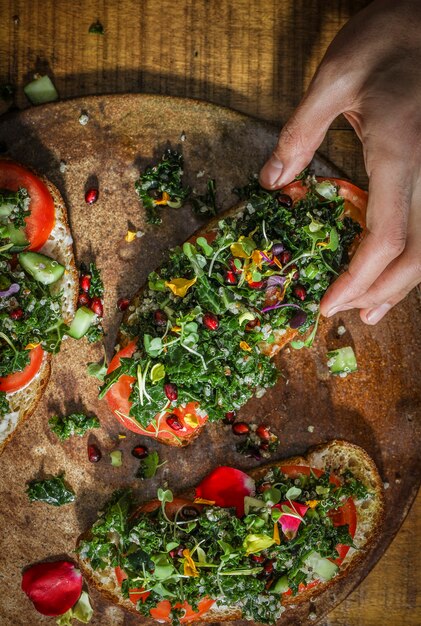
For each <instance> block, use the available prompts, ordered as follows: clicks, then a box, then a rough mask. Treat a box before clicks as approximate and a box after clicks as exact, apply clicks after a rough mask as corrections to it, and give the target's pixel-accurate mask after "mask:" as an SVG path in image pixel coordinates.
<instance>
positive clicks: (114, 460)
mask: <svg viewBox="0 0 421 626" xmlns="http://www.w3.org/2000/svg"><path fill="white" fill-rule="evenodd" d="M110 459H111V465H112V466H113V467H121V466H122V465H123V453H122V451H121V450H113V451H112V452H110Z"/></svg>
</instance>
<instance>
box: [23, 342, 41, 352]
mask: <svg viewBox="0 0 421 626" xmlns="http://www.w3.org/2000/svg"><path fill="white" fill-rule="evenodd" d="M38 346H39V342H38V343H28V345H27V346H25V350H33V349H34V348H36V347H38Z"/></svg>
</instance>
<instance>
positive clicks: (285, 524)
mask: <svg viewBox="0 0 421 626" xmlns="http://www.w3.org/2000/svg"><path fill="white" fill-rule="evenodd" d="M273 508H274V509H279V510H280V511H282V515H281V517H280V518H279V520H278V522H279V524H280V525H281V528H282V532H283V533H284V535H285V537H286V538H287V539H294V537H295V535H296V534H297V531H298V528H299V526H300V524H301V522H302V519H301V518H302V517H304V515H305V514H306V512H307V509H308V506H306V505H305V504H300V503H299V502H290V501H287V502H280V503H279V504H275V506H274V507H273ZM286 510H288V511H290V513H291V514H290V515H289V514H288V512H285V511H286Z"/></svg>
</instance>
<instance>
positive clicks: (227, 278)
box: [225, 270, 237, 285]
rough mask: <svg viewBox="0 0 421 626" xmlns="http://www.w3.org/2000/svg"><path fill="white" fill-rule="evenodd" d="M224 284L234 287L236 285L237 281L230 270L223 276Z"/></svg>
mask: <svg viewBox="0 0 421 626" xmlns="http://www.w3.org/2000/svg"><path fill="white" fill-rule="evenodd" d="M225 282H226V283H228V285H236V284H237V279H236V277H235V274H234V272H233V271H232V270H228V272H227V273H226V274H225Z"/></svg>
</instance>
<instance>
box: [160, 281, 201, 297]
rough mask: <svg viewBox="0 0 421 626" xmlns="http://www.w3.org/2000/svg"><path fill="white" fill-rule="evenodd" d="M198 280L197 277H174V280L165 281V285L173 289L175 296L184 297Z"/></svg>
mask: <svg viewBox="0 0 421 626" xmlns="http://www.w3.org/2000/svg"><path fill="white" fill-rule="evenodd" d="M196 280H197V278H196V277H194V278H192V279H191V280H188V279H187V278H173V279H172V280H170V281H167V282H166V283H165V286H166V287H168V288H169V289H171V291H172V292H173V294H174V295H175V296H178V297H179V298H184V296H185V295H186V293H187V292H188V290H189V289H190V287H192V286H193V285H194V283H195V282H196Z"/></svg>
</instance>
